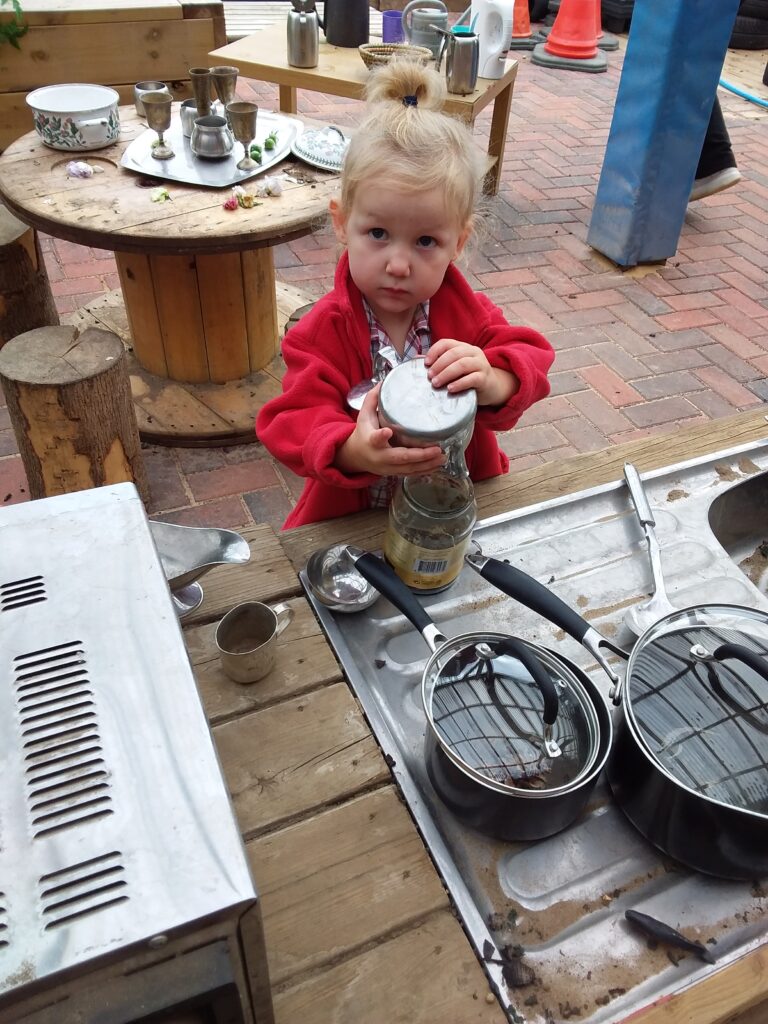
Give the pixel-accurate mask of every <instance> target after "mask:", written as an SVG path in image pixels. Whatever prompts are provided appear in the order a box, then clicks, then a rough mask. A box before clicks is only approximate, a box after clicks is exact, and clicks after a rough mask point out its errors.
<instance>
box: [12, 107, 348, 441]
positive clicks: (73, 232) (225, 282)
mask: <svg viewBox="0 0 768 1024" xmlns="http://www.w3.org/2000/svg"><path fill="white" fill-rule="evenodd" d="M177 115H178V108H177V107H176V106H175V105H174V117H175V116H177ZM120 122H121V128H122V130H121V136H120V139H119V141H118V142H116V143H115V144H114V145H112V146H108V147H106V148H104V149H99V150H96V151H92V152H87V153H67V152H63V151H60V150H54V149H50V148H48V147H47V146H45V145H43V143H42V142H41V141H40V139H39V138H38V136H37V134H36V133H34V132H29V133H28V134H27V135H24V136H23V137H22V138H21V139H18V140H17V141H16V142H14V143H12V144H11V145H10V146H9V147H8V149H7V150H5V152H4V153H2V154H1V155H0V198H2V200H3V202H4V203H5V205H6V206H7V207H8V208H9V209H10V210H11V211H12V212H13V213H14V214H16V216H17V217H19V218H20V219H21V220H23V221H24V222H25V223H26V224H29V225H31V226H32V227H34V228H37V229H38V230H40V231H44V232H46V233H47V234H49V235H53V236H54V237H56V238H64V239H67V240H68V241H71V242H77V243H79V244H80V245H88V246H93V247H95V248H99V249H107V250H111V251H112V252H114V253H115V258H116V261H117V268H118V272H119V275H120V283H121V291H122V294H121V293H120V292H117V293H112V294H111V295H108V296H105V297H103V298H102V299H100V300H98V301H97V302H96V303H94V304H93V305H91V306H89V307H88V309H87V310H85V311H81V312H80V313H79V314H77V315H75V316H74V317H70V318H69V319H70V320H72V321H73V322H74V323H75V324H76V325H79V326H83V327H84V326H98V327H103V328H106V329H107V330H110V331H114V332H115V333H117V334H119V335H120V336H121V337H123V339H124V341H126V343H127V344H128V345H129V347H130V348H132V354H131V360H130V366H129V371H130V375H131V387H132V393H133V399H134V406H135V409H136V415H137V420H138V424H139V431H140V433H141V435H142V437H144V439H145V440H151V441H155V442H159V443H168V444H179V445H184V444H190V445H197V444H202V445H205V444H215V445H221V444H227V443H242V442H244V441H251V440H255V435H254V429H253V420H254V416H255V413H256V410H257V409H258V408H259V407H260V406H261V405H262V404H263V403H264V402H265V401H267V399H269V398H270V397H272V396H273V395H275V394H277V393H278V392H279V390H280V384H279V378H280V368H279V366H278V365H277V364H274V365H270V364H272V363H273V361H274V359H275V356H276V354H277V349H278V343H279V335H280V331H279V327H278V323H279V322H280V323H281V324H284V323H285V320H287V318H288V317H289V316H290V313H291V312H292V311H293V309H295V308H296V307H297V306H300V305H302V304H304V303H305V302H306V301H307V299H306V296H304V295H303V294H302V293H301V292H299V291H298V289H296V288H292V287H290V286H285V285H276V283H275V271H274V263H273V259H272V246H274V245H277V244H278V243H280V242H286V241H289V240H291V239H294V238H300V237H301V236H302V235H306V234H309V233H310V232H311V231H312V230H313V229H314V228H316V227H317V225H318V223H320V222H321V220H322V218H323V216H324V215H325V212H326V210H327V208H328V200H329V198H330V196H331V195H332V193H333V191H334V189H335V187H336V183H337V176H336V175H335V174H330V173H326V172H323V171H316V170H313V169H312V168H310V167H307V166H305V165H303V164H301V163H299V162H298V161H296V162H293V161H284V162H282V163H281V164H279V165H277V166H276V168H275V170H276V171H278V170H286V171H287V172H289V173H290V175H291V177H292V178H293V179H294V181H293V182H285V185H284V191H283V194H282V195H281V196H279V197H267V198H265V199H262V200H258V203H259V205H257V206H254V207H253V208H251V209H243V208H238V209H237V210H232V211H230V210H225V209H224V207H223V203H224V200H225V199H227V198H228V197H229V196H230V195H231V190H230V188H228V187H225V188H205V187H202V186H198V185H188V184H181V183H178V182H173V181H169V182H164V181H162V180H159V179H157V178H151V179H148V178H147V177H146V176H142V175H141V174H140V173H137V172H133V171H129V170H126V169H125V168H123V167H121V165H120V159H121V157H122V155H123V151H124V150H125V148H126V147H127V146H128V144H129V143H130V142H131V141H132V140H133V139H134V138H136V137H137V135H138V134H139V133H140V132H141V131H142V130H143V127H144V125H143V122H142V121H141V120H140V119H139V118H138V117H137V116H136V114H135V112H134V110H133V108H132V107H122V108H121V109H120ZM73 159H77V160H86V161H87V162H88V163H89V164H91V165H92V166H93V167H95V168H96V169H97V171H98V172H100V173H95V174H94V175H93V176H92V177H90V178H76V177H71V176H68V174H67V171H66V167H67V164H68V163H69V162H70V161H71V160H73ZM158 164H160V161H158ZM160 171H161V168H160V167H158V173H160ZM246 184H247V183H246ZM142 185H144V186H148V187H142ZM160 185H165V186H166V188H167V189H168V192H169V193H170V196H171V199H170V201H165V202H153V201H152V189H153V188H155V187H157V186H160Z"/></svg>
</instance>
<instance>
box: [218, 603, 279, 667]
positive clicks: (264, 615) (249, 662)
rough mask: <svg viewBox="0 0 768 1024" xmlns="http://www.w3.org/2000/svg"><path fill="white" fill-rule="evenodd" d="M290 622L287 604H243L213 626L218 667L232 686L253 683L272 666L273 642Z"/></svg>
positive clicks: (274, 648) (273, 658)
mask: <svg viewBox="0 0 768 1024" xmlns="http://www.w3.org/2000/svg"><path fill="white" fill-rule="evenodd" d="M292 619H293V608H291V606H290V605H287V604H276V605H274V606H273V607H270V606H269V605H268V604H263V603H262V602H261V601H244V602H243V603H242V604H238V605H235V607H234V608H232V609H230V611H228V612H227V614H226V615H225V616H224V618H223V619H222V620H221V622H220V623H219V624H218V626H217V627H216V647H217V649H218V651H219V660H220V661H221V667H222V669H223V670H224V672H225V673H226V675H228V676H229V678H230V679H233V680H234V681H235V682H236V683H255V682H257V681H258V680H259V679H263V678H264V676H266V675H267V674H268V673H269V672H271V671H272V668H273V667H274V664H275V654H276V647H277V644H276V641H277V638H278V637H279V636H280V634H281V633H282V632H283V630H284V629H285V628H286V626H288V625H289V623H290V622H291V621H292Z"/></svg>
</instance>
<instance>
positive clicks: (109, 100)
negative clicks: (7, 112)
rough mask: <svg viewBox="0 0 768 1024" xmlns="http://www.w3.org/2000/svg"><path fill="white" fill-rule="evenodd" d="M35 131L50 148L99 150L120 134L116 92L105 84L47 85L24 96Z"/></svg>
mask: <svg viewBox="0 0 768 1024" xmlns="http://www.w3.org/2000/svg"><path fill="white" fill-rule="evenodd" d="M26 100H27V104H28V105H29V106H30V107H31V108H32V115H33V117H34V123H35V131H36V132H37V134H38V135H39V136H40V138H41V139H42V140H43V142H44V143H45V145H46V146H50V147H51V148H52V149H66V150H78V151H80V152H85V151H87V150H90V149H102V148H103V147H104V146H111V145H112V143H113V142H114V141H115V140H116V139H117V137H118V135H119V134H120V118H119V116H118V112H117V106H118V103H119V102H120V97H119V95H118V94H117V93H116V92H115V90H114V89H110V88H108V87H107V86H104V85H87V84H85V83H83V82H71V83H68V84H66V85H46V86H43V87H42V88H41V89H35V90H34V91H33V92H31V93H29V95H28V96H27V97H26Z"/></svg>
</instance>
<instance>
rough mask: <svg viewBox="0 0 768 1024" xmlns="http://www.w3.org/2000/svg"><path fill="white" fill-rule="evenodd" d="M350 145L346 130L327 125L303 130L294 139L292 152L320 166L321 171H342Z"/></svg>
mask: <svg viewBox="0 0 768 1024" xmlns="http://www.w3.org/2000/svg"><path fill="white" fill-rule="evenodd" d="M329 142H330V145H329ZM334 143H335V145H334ZM348 146H349V139H348V138H347V137H346V135H345V134H344V132H342V131H341V129H340V128H334V127H333V125H327V126H326V127H325V128H312V129H309V130H307V131H304V132H302V133H301V135H299V136H298V138H296V139H295V140H294V143H293V145H292V146H291V152H292V153H293V155H294V156H297V157H298V158H299V159H300V160H303V161H304V163H306V164H309V165H310V167H319V168H320V170H321V171H340V170H341V165H342V163H343V161H344V154H345V153H346V152H347V147H348ZM330 154H332V155H330ZM334 157H336V158H334Z"/></svg>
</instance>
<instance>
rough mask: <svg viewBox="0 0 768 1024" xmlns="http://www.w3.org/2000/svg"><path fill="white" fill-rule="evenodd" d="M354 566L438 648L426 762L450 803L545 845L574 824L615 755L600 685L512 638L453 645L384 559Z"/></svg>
mask: <svg viewBox="0 0 768 1024" xmlns="http://www.w3.org/2000/svg"><path fill="white" fill-rule="evenodd" d="M351 550H352V551H353V552H354V551H355V549H351ZM353 557H354V560H355V568H356V569H357V571H358V572H359V573H360V574H361V575H362V576H363V577H365V579H367V580H368V581H369V582H370V583H371V584H372V585H373V586H374V587H375V588H376V590H378V591H379V592H380V593H382V594H383V595H384V596H386V597H387V598H389V600H390V601H391V602H392V603H393V604H394V605H395V607H397V608H398V609H399V610H400V611H401V612H402V613H403V614H404V615H405V616H406V618H408V620H409V621H410V622H411V623H412V624H413V625H414V626H415V627H416V628H417V629H418V630H419V631H420V632H421V634H422V636H423V637H424V639H425V641H426V642H427V644H428V645H429V648H430V650H431V651H432V656H431V657H430V658H429V660H428V662H427V664H426V667H425V668H424V672H423V676H422V681H421V687H422V702H423V707H424V711H425V714H426V720H427V729H426V735H425V757H426V767H427V772H428V775H429V778H430V781H431V782H432V785H433V786H434V788H435V791H436V792H437V794H438V795H439V796H440V798H441V799H442V800H443V802H444V803H445V804H446V805H447V806H448V807H449V808H450V810H451V811H452V812H453V813H454V814H455V815H456V816H457V817H459V818H460V819H461V820H462V821H464V822H465V823H466V824H468V825H470V826H472V827H474V828H476V829H478V830H479V831H481V832H485V833H487V834H489V835H492V836H495V837H497V838H500V839H505V840H532V839H542V838H544V837H545V836H549V835H553V834H554V833H555V832H559V831H560V830H561V829H563V828H565V827H567V826H568V825H570V824H571V823H572V822H573V821H574V820H575V819H576V818H577V817H578V815H579V814H580V812H581V811H582V810H583V808H584V806H585V804H586V802H587V800H588V798H589V795H590V793H591V792H592V790H593V788H594V786H595V783H596V781H597V777H598V775H599V773H600V770H601V769H602V767H603V765H604V763H605V760H606V758H607V756H608V752H609V750H610V746H611V738H612V730H611V717H610V714H609V712H608V708H607V706H606V705H605V703H604V701H603V699H602V697H601V696H600V694H599V692H598V691H597V689H596V687H595V686H594V685H593V684H592V683H591V681H590V680H589V679H588V678H587V677H586V675H585V674H584V673H583V672H582V671H581V670H580V669H578V668H576V667H575V666H573V665H572V664H570V663H569V662H567V661H566V660H565V659H563V658H561V657H559V656H558V655H556V654H554V653H552V652H551V651H548V650H547V649H545V648H543V647H539V646H538V645H536V644H531V643H528V642H527V641H523V640H521V639H519V638H517V637H514V636H510V635H509V634H505V633H496V632H472V633H464V634H461V635H459V636H455V637H452V638H451V639H447V638H446V637H445V636H444V635H443V634H442V633H441V632H440V630H439V628H438V627H437V625H436V624H435V623H434V622H433V621H432V619H431V618H430V616H429V615H428V614H427V612H426V610H425V609H424V607H423V606H422V605H421V604H420V602H419V601H418V600H417V598H416V597H415V596H414V595H413V593H412V592H411V591H410V589H409V588H408V587H407V586H406V585H405V584H404V583H403V582H402V581H401V580H400V579H399V577H398V576H397V575H396V574H395V573H394V571H393V570H392V569H391V568H390V567H389V566H388V565H387V564H386V563H385V562H384V561H383V560H382V559H380V558H378V557H377V556H376V555H373V554H372V553H370V552H365V553H360V552H359V551H358V552H356V553H355V554H354V555H353Z"/></svg>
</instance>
